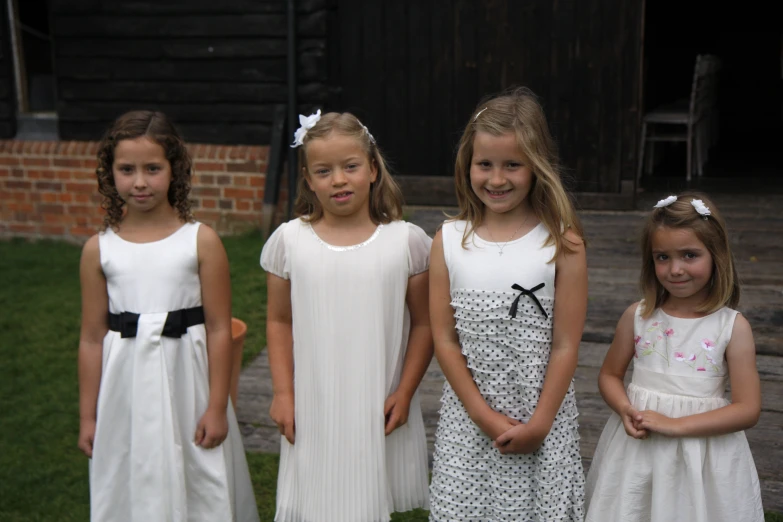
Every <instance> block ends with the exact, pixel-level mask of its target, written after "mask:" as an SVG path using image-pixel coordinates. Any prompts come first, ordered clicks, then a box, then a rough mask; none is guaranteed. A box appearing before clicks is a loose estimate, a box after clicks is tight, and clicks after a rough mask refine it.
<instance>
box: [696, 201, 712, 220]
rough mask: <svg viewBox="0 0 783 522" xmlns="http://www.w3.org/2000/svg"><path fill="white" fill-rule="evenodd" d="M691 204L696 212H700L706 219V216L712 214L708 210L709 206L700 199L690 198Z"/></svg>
mask: <svg viewBox="0 0 783 522" xmlns="http://www.w3.org/2000/svg"><path fill="white" fill-rule="evenodd" d="M691 205H693V208H695V209H696V212H698V213H699V214H701V215H702V216H703V217H704V219H707V216H709V215H710V214H712V212H710V207H708V206H707V205H705V204H704V202H703V201H702V200H700V199H692V200H691Z"/></svg>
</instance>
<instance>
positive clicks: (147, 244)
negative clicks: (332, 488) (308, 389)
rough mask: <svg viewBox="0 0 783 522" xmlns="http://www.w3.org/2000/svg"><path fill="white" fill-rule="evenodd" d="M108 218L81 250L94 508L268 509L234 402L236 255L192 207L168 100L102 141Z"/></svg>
mask: <svg viewBox="0 0 783 522" xmlns="http://www.w3.org/2000/svg"><path fill="white" fill-rule="evenodd" d="M97 175H98V187H99V191H100V193H101V195H102V196H103V198H104V200H103V205H102V206H103V208H104V209H105V210H106V215H105V218H104V226H103V230H102V231H101V232H100V233H99V234H97V235H95V236H93V237H91V238H90V239H89V240H88V241H87V243H86V244H85V246H84V250H83V252H82V259H81V268H80V273H81V287H82V327H81V339H80V342H79V410H80V429H79V442H78V445H79V448H80V449H81V450H82V451H83V452H84V454H85V455H87V456H88V457H90V458H91V461H90V503H91V508H90V511H91V520H93V521H101V522H107V521H108V522H112V521H116V522H126V521H127V522H131V521H134V522H135V521H142V520H143V521H149V522H152V521H158V520H160V521H163V520H166V521H177V522H179V521H182V522H185V521H189V522H193V521H204V522H206V521H210V522H211V521H215V520H230V521H237V522H239V521H244V522H255V521H257V520H258V512H257V509H256V504H255V498H254V496H253V490H252V487H251V483H250V474H249V471H248V467H247V462H246V460H245V454H244V449H243V446H242V438H241V436H240V433H239V427H238V425H237V421H236V417H235V415H234V410H233V408H232V406H231V404H230V402H229V401H228V395H229V380H230V374H231V290H230V289H231V286H230V281H229V270H228V259H227V256H226V252H225V249H224V248H223V244H222V243H221V241H220V238H219V237H218V235H217V234H216V233H215V231H214V230H212V229H211V228H209V227H207V226H206V225H202V224H200V223H198V222H196V221H194V220H193V216H192V214H191V211H190V201H189V200H188V195H189V193H190V178H191V161H190V157H189V155H188V152H187V149H186V146H185V143H184V142H183V141H182V138H181V137H180V135H179V133H178V132H177V130H176V129H175V128H174V126H173V125H172V124H171V122H170V120H169V119H168V118H167V117H166V116H165V115H164V114H161V113H160V112H151V111H135V112H129V113H127V114H124V115H123V116H121V117H120V118H119V119H117V121H116V122H114V124H113V125H112V127H111V128H110V129H109V130H108V132H107V133H106V135H105V136H104V138H103V141H102V143H101V145H100V149H99V152H98V168H97Z"/></svg>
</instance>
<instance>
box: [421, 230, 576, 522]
mask: <svg viewBox="0 0 783 522" xmlns="http://www.w3.org/2000/svg"><path fill="white" fill-rule="evenodd" d="M465 226H466V223H465V222H464V221H455V222H446V223H444V224H443V228H442V235H443V236H442V237H443V251H444V257H445V260H446V266H447V268H448V270H449V279H450V287H451V306H452V307H453V308H454V319H455V321H456V330H457V334H458V335H459V342H460V347H461V348H462V354H463V355H464V356H465V358H466V360H467V366H468V368H469V369H470V371H471V374H472V375H473V380H474V381H475V382H476V385H477V386H478V389H479V391H480V392H481V395H482V396H483V397H484V400H485V401H486V402H487V404H488V405H489V406H490V407H491V408H492V409H493V410H495V411H497V412H500V413H503V414H504V415H507V416H509V417H511V418H514V419H517V420H520V421H522V422H527V421H528V420H530V418H531V417H532V416H533V412H534V411H535V409H536V405H537V404H538V400H539V398H540V396H541V389H542V388H543V385H544V378H545V376H546V370H547V363H548V361H549V354H550V351H551V349H552V319H553V312H554V303H555V299H554V297H555V264H554V263H549V262H548V261H549V260H550V259H552V256H553V255H554V253H555V247H554V246H544V243H545V242H546V240H547V238H548V237H549V233H548V231H547V229H546V227H545V226H544V225H543V224H539V225H537V226H536V227H535V228H533V230H531V231H530V232H528V233H527V234H526V235H525V236H523V237H522V238H519V239H517V240H515V241H511V242H509V243H507V244H506V245H505V247H504V248H503V255H502V256H501V255H498V254H499V249H498V245H497V244H496V243H492V242H488V241H484V240H483V239H481V238H480V237H478V236H476V235H475V234H474V235H472V236H471V237H470V238H469V239H468V243H467V247H468V248H467V249H466V248H462V244H461V243H462V235H463V232H464V230H465ZM513 285H518V286H519V287H521V288H524V289H526V290H530V291H531V292H532V293H533V295H535V296H536V298H535V299H533V298H532V297H531V296H530V295H529V294H523V293H522V291H521V290H518V289H514V288H512V286H513ZM515 301H516V302H517V306H516V307H515V306H514V303H515ZM538 303H540V306H539V304H538ZM515 308H516V314H513V316H512V310H514V309H515ZM441 403H442V404H441V410H440V421H439V422H438V429H437V432H436V434H435V437H436V440H435V456H434V459H433V470H432V485H431V487H430V489H431V493H432V496H431V499H430V502H431V511H430V520H431V521H434V522H454V521H459V520H461V521H473V522H478V521H481V522H525V521H535V522H542V521H549V520H569V521H580V522H581V520H582V518H583V517H584V509H583V508H584V506H583V503H584V474H583V471H582V460H581V457H580V455H579V433H578V423H577V416H578V412H577V409H576V399H575V396H574V386H573V383H572V384H571V385H570V386H569V387H568V391H567V392H566V395H565V397H564V399H563V403H562V404H561V406H560V409H559V410H558V412H557V415H556V417H555V421H554V423H553V425H552V429H551V430H550V432H549V435H547V437H546V438H545V439H544V442H543V444H541V447H540V448H539V449H538V450H536V451H535V452H533V453H530V454H526V455H502V454H501V453H500V452H499V451H498V450H497V449H496V448H494V447H493V441H492V440H491V439H490V438H489V437H488V436H487V435H486V434H485V433H484V432H483V431H481V429H480V428H479V427H478V426H477V425H476V424H475V423H474V422H473V421H472V420H471V419H470V417H469V416H468V413H467V411H466V410H465V407H464V406H463V404H462V402H461V401H460V400H459V397H457V394H456V393H455V392H454V389H453V388H452V387H451V385H450V384H449V383H448V381H447V382H446V383H445V384H444V386H443V398H442V399H441Z"/></svg>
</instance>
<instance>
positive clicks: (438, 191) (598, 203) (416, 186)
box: [397, 163, 637, 262]
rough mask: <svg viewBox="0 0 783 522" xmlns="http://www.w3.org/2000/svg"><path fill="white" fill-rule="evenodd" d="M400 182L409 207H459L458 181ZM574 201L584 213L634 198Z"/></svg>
mask: <svg viewBox="0 0 783 522" xmlns="http://www.w3.org/2000/svg"><path fill="white" fill-rule="evenodd" d="M452 164H453V163H452ZM397 182H398V183H399V184H400V186H401V187H402V189H403V194H404V196H405V202H406V203H407V204H408V205H428V206H429V205H432V206H444V207H453V206H455V205H456V204H457V198H456V196H455V195H454V180H453V179H452V178H448V177H442V176H400V177H399V178H397ZM423 191H426V192H423ZM574 197H575V199H576V204H577V207H578V208H579V209H581V210H617V209H625V208H633V195H628V194H602V193H594V192H577V193H575V194H574ZM629 254H630V255H633V256H636V254H637V249H636V247H635V246H633V247H631V249H630V251H629ZM607 262H608V261H607Z"/></svg>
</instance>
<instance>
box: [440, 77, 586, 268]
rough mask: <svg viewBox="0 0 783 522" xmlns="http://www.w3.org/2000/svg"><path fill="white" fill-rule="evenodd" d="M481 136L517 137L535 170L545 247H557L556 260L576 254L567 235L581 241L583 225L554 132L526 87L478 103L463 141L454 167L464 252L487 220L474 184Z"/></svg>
mask: <svg viewBox="0 0 783 522" xmlns="http://www.w3.org/2000/svg"><path fill="white" fill-rule="evenodd" d="M477 132H486V133H489V134H491V135H493V136H501V135H503V134H508V133H514V135H515V136H516V139H517V144H518V146H519V149H520V150H521V151H522V153H523V154H524V155H525V157H526V158H527V159H528V161H529V162H530V167H531V169H532V170H533V176H534V179H533V186H532V187H531V189H530V193H529V194H528V201H529V202H530V206H531V208H532V209H533V212H535V214H536V217H537V218H538V219H539V220H540V221H541V222H542V223H544V226H546V228H547V230H548V231H549V238H548V239H547V242H546V245H555V255H554V257H553V258H552V261H554V260H555V259H556V258H557V256H558V255H559V254H560V252H562V251H565V252H568V253H571V252H573V251H574V250H573V248H572V247H571V246H569V244H568V243H569V242H567V241H566V239H565V237H564V233H565V231H566V230H568V229H569V228H570V229H571V230H573V231H574V232H575V233H576V234H577V235H578V236H579V237H580V238H581V237H583V235H584V234H583V231H582V224H581V222H580V221H579V217H578V216H577V215H576V211H575V210H574V204H573V202H572V201H571V197H570V196H569V194H568V192H567V191H566V190H565V188H564V187H563V183H562V181H561V171H560V161H559V159H558V155H557V147H556V145H555V141H554V140H553V139H552V135H551V134H550V133H549V127H548V126H547V122H546V118H545V117H544V110H543V109H542V108H541V104H540V103H539V101H538V98H537V97H536V95H535V94H533V91H531V90H530V89H528V88H527V87H518V88H516V89H513V90H511V91H508V92H506V93H503V94H500V95H497V96H495V97H491V98H489V99H488V100H485V101H482V102H481V103H479V104H478V105H477V106H476V108H475V110H474V111H473V114H472V115H471V117H470V122H469V123H468V125H467V126H466V127H465V132H463V134H462V138H461V139H460V142H459V148H458V151H457V161H456V164H455V167H454V183H455V190H456V193H457V202H458V204H459V209H460V211H459V213H458V214H457V215H456V216H455V217H454V219H459V220H465V221H467V222H468V226H466V227H465V232H464V234H463V237H462V246H463V248H464V247H465V246H466V244H467V240H468V237H469V236H470V234H471V232H472V231H474V230H475V229H476V228H478V227H479V226H480V225H481V223H482V222H483V220H484V204H483V203H482V202H481V200H480V199H479V197H478V196H477V195H476V193H475V192H473V189H472V188H471V184H470V165H471V161H472V159H473V140H474V138H475V136H476V133H477Z"/></svg>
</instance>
